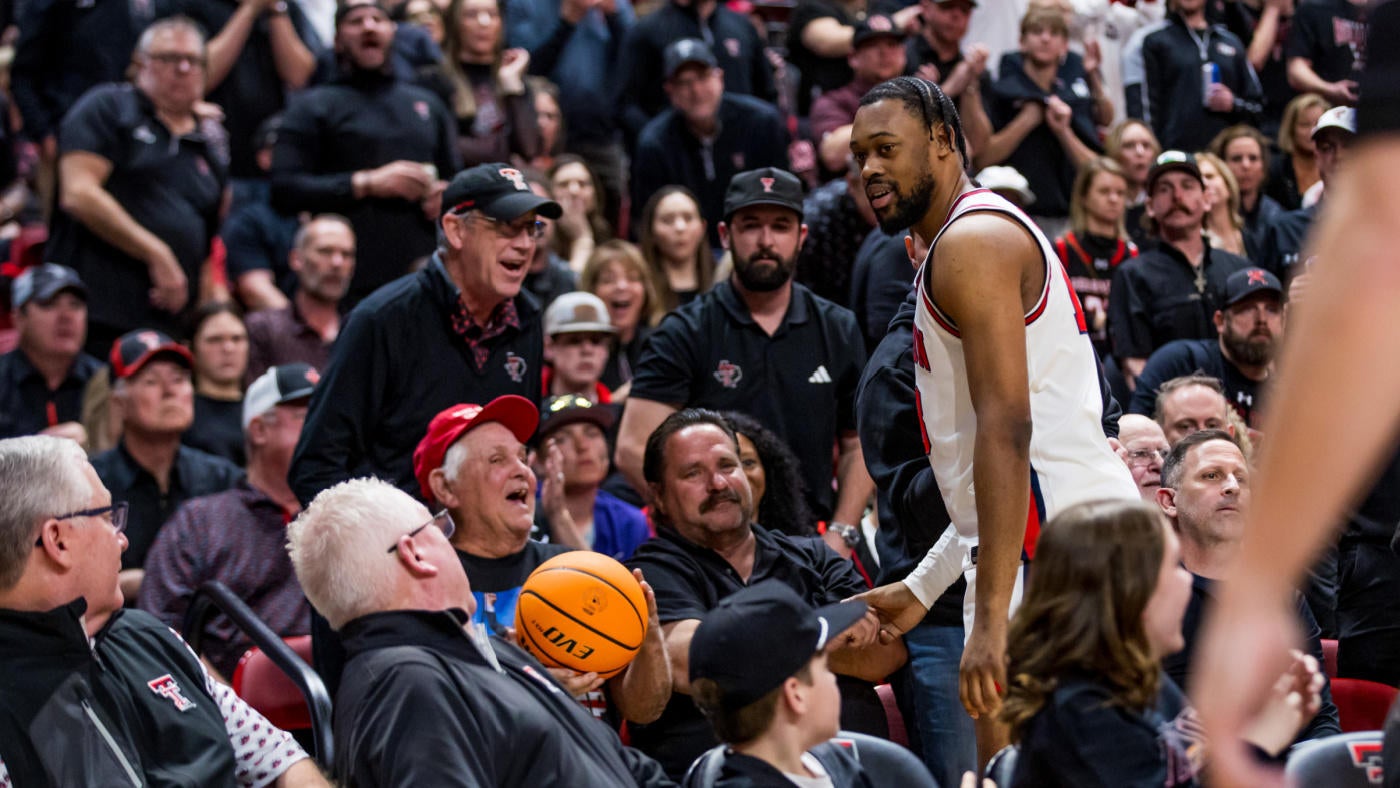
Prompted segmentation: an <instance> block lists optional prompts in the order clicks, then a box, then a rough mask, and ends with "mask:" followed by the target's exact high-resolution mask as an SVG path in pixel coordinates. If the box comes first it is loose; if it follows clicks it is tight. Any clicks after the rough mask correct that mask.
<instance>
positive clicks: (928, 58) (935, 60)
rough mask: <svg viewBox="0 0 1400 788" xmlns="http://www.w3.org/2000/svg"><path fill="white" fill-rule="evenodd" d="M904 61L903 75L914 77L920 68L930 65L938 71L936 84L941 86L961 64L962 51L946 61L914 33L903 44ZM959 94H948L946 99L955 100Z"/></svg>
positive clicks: (930, 45) (921, 37) (924, 39)
mask: <svg viewBox="0 0 1400 788" xmlns="http://www.w3.org/2000/svg"><path fill="white" fill-rule="evenodd" d="M904 59H905V61H906V65H905V69H904V73H905V74H908V75H909V76H914V75H915V74H917V73H918V71H919V68H920V67H921V66H926V65H932V66H933V67H934V68H936V69H938V82H939V84H940V85H941V84H942V83H943V82H946V81H947V80H948V77H949V76H951V75H952V73H953V69H955V68H957V67H958V64H959V63H961V62H963V59H964V58H963V53H962V50H959V51H958V52H957V53H956V54H954V55H953V56H952V57H951V58H949V59H948V60H944V59H943V58H941V57H939V56H938V52H937V50H935V49H934V48H933V45H932V44H930V43H929V42H928V39H927V38H924V37H923V34H921V33H915V34H914V35H912V36H910V37H909V40H908V41H906V42H904ZM959 95H961V94H949V95H948V98H950V99H954V100H956V99H957V98H958V96H959Z"/></svg>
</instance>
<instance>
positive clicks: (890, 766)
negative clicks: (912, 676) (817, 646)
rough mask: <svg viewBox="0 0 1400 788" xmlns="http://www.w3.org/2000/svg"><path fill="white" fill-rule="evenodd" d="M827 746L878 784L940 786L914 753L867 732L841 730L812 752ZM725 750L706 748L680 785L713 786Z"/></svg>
mask: <svg viewBox="0 0 1400 788" xmlns="http://www.w3.org/2000/svg"><path fill="white" fill-rule="evenodd" d="M827 746H832V747H841V748H844V749H845V750H846V751H847V752H849V753H851V755H852V756H854V757H855V759H856V761H858V762H859V763H860V765H861V768H862V769H864V770H865V773H866V774H867V775H869V776H870V779H871V782H872V783H873V784H875V785H890V786H900V788H938V781H937V780H935V779H934V778H933V775H932V774H929V771H928V768H927V767H926V766H924V764H923V762H922V761H920V760H919V759H918V758H916V757H914V753H912V752H910V751H909V750H908V749H906V748H904V747H901V746H900V745H898V744H895V743H894V742H892V741H888V740H886V739H881V738H879V737H878V736H870V735H868V734H864V733H854V732H850V731H841V732H840V733H838V734H836V738H834V739H831V740H830V741H828V742H827V743H826V744H825V745H819V746H818V747H817V748H814V749H813V750H812V751H811V752H812V754H814V755H817V757H818V758H819V759H820V757H821V755H820V753H819V750H820V749H821V748H822V747H827ZM725 750H726V745H723V744H721V745H719V746H718V747H711V748H710V749H709V750H706V751H705V753H704V754H702V755H701V756H700V757H699V758H696V759H695V762H694V763H692V764H691V765H690V768H689V769H687V770H686V773H685V779H684V780H683V781H682V782H681V785H683V786H685V788H713V786H714V784H715V782H716V781H717V780H718V779H719V776H720V773H721V772H722V771H723V769H724V759H725V757H726V752H725Z"/></svg>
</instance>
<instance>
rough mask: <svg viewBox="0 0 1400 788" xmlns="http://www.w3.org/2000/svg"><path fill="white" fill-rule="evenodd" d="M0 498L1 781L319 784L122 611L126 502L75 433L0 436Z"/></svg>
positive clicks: (200, 673)
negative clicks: (97, 469)
mask: <svg viewBox="0 0 1400 788" xmlns="http://www.w3.org/2000/svg"><path fill="white" fill-rule="evenodd" d="M0 500H3V501H4V502H5V506H4V507H0V785H6V786H8V785H12V784H13V785H116V784H135V785H158V784H159V785H165V784H170V783H172V782H173V781H174V780H175V779H177V778H178V780H179V781H181V782H182V783H185V784H189V785H200V786H233V785H240V786H259V787H261V786H265V785H278V786H324V785H326V782H325V780H324V779H322V777H321V775H320V773H319V772H318V771H317V769H316V767H315V764H313V763H312V762H311V761H310V760H308V759H307V757H306V753H305V752H304V751H303V750H302V749H301V747H300V746H298V745H297V743H296V742H295V741H294V740H293V739H292V737H291V736H290V735H288V734H287V733H285V732H284V731H281V730H278V729H277V728H274V727H272V726H271V725H270V724H269V723H268V722H267V720H266V719H263V717H262V715H260V714H258V713H257V712H256V711H253V710H252V709H251V708H250V707H249V706H248V705H247V704H245V703H244V702H243V701H242V700H240V699H239V698H238V696H237V695H235V694H234V693H233V691H232V690H231V689H229V688H228V687H226V686H224V685H222V684H218V683H216V682H215V681H214V680H213V679H212V678H211V677H210V676H209V673H208V672H206V671H205V670H204V668H203V667H202V666H201V665H200V662H199V660H198V659H197V658H196V657H195V655H194V653H193V652H191V651H190V649H189V646H187V645H186V644H185V642H184V641H183V640H181V639H180V637H179V636H178V635H176V634H175V633H174V632H172V631H170V629H168V628H167V627H166V626H165V625H164V624H162V623H160V621H158V620H156V619H155V618H153V617H152V616H150V615H148V614H146V613H144V612H141V611H139V610H124V609H123V608H122V592H121V588H120V585H119V583H118V572H119V571H120V570H121V554H122V551H123V550H125V549H126V546H127V542H126V536H125V535H124V534H123V533H122V530H123V529H124V528H125V527H126V519H127V518H126V515H127V506H126V502H124V501H115V502H114V501H113V500H112V496H111V494H110V493H109V492H108V491H107V488H106V487H104V486H103V484H102V481H101V480H100V479H98V478H97V473H96V472H95V471H94V470H93V468H92V466H91V465H90V464H89V463H88V461H87V458H86V456H85V455H84V454H83V450H82V449H81V448H80V447H79V446H78V444H77V443H75V442H73V441H71V440H67V439H65V438H55V437H51V436H33V437H26V438H14V439H10V440H3V441H0ZM250 730H252V731H257V732H258V734H257V735H256V736H247V735H245V734H246V733H247V732H248V731H250Z"/></svg>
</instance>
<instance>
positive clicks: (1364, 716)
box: [1332, 679, 1400, 733]
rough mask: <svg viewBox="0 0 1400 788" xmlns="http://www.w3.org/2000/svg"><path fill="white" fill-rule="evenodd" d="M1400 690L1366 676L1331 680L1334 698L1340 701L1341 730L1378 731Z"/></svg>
mask: <svg viewBox="0 0 1400 788" xmlns="http://www.w3.org/2000/svg"><path fill="white" fill-rule="evenodd" d="M1397 692H1400V690H1396V688H1395V687H1392V686H1390V685H1389V684H1381V683H1378V682H1375V681H1366V680H1365V679H1332V701H1333V702H1334V703H1336V704H1337V716H1338V717H1340V718H1341V724H1342V733H1352V732H1354V731H1378V730H1381V729H1382V728H1383V727H1385V715H1386V712H1387V711H1389V710H1390V704H1391V703H1392V702H1394V700H1395V695H1396V693H1397Z"/></svg>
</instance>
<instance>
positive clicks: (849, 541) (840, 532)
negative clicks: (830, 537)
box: [826, 522, 860, 550]
mask: <svg viewBox="0 0 1400 788" xmlns="http://www.w3.org/2000/svg"><path fill="white" fill-rule="evenodd" d="M826 530H828V531H831V532H833V533H835V534H836V535H837V536H839V537H841V541H843V542H845V543H846V546H847V547H849V548H851V549H852V550H854V549H856V547H857V546H859V545H860V529H859V528H857V527H855V526H854V525H851V524H850V523H838V522H833V523H831V524H830V525H828V526H827V527H826Z"/></svg>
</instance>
